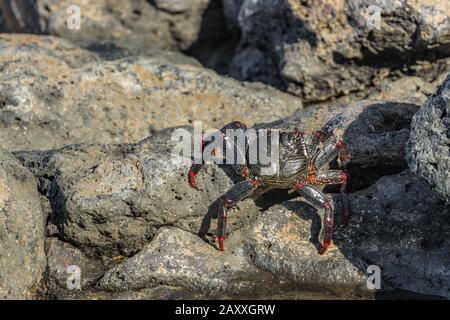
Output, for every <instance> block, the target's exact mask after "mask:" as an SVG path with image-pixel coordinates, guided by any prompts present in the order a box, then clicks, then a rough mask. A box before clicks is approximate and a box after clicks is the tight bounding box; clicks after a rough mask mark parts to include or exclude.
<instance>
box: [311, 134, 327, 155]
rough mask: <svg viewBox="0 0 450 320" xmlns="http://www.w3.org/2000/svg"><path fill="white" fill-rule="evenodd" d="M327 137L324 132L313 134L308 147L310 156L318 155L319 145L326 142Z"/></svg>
mask: <svg viewBox="0 0 450 320" xmlns="http://www.w3.org/2000/svg"><path fill="white" fill-rule="evenodd" d="M325 137H326V136H325V133H323V132H322V131H314V132H313V133H312V134H311V138H310V140H309V143H308V145H307V146H308V147H307V148H308V154H309V155H311V156H313V155H314V154H315V153H316V151H317V148H318V147H319V144H320V143H321V142H323V141H324V140H325Z"/></svg>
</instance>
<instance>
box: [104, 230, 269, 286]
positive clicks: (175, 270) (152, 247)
mask: <svg viewBox="0 0 450 320" xmlns="http://www.w3.org/2000/svg"><path fill="white" fill-rule="evenodd" d="M254 276H255V277H254ZM256 276H257V269H256V268H255V267H254V266H253V265H252V264H250V263H249V261H248V260H246V259H245V258H244V256H243V255H242V254H239V250H237V252H236V253H235V252H233V251H229V252H227V253H226V254H222V253H221V252H220V251H218V250H217V249H216V248H214V247H212V246H211V245H209V244H207V243H205V242H204V241H202V240H201V239H200V238H199V237H198V236H196V235H193V234H191V233H188V232H186V231H182V230H180V229H176V228H162V229H161V230H160V231H159V232H158V234H157V236H156V237H155V238H154V239H153V240H152V241H151V243H150V244H148V245H147V246H146V247H144V248H143V249H142V250H141V252H139V253H138V254H137V255H135V256H133V257H132V258H130V259H128V260H127V261H125V262H124V263H122V264H121V265H119V266H118V267H116V268H113V269H111V270H109V271H108V272H106V274H105V275H104V276H103V278H102V279H101V280H100V282H99V287H100V288H101V289H106V290H116V291H117V290H119V291H122V290H130V289H131V290H136V289H142V288H144V287H147V286H155V284H158V283H164V284H169V285H175V286H183V287H185V288H188V289H190V290H194V291H196V292H203V293H206V292H221V291H229V292H230V291H231V292H235V293H238V292H239V291H241V290H243V289H248V288H249V287H254V286H255V284H257V283H255V281H252V279H254V280H256ZM262 280H263V279H262Z"/></svg>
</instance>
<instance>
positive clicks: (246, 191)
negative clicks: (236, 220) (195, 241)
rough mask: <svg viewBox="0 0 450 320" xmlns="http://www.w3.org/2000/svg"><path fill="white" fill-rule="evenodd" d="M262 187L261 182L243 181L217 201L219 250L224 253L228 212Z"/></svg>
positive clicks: (253, 180) (254, 180)
mask: <svg viewBox="0 0 450 320" xmlns="http://www.w3.org/2000/svg"><path fill="white" fill-rule="evenodd" d="M259 185H260V182H259V180H256V179H249V180H245V181H241V182H239V183H238V184H236V185H235V186H234V187H232V188H231V189H230V190H228V191H227V192H226V193H225V194H224V195H223V196H221V197H220V198H219V199H217V206H218V207H217V209H218V212H217V218H218V219H217V242H218V243H219V250H220V251H224V241H225V239H226V229H227V217H228V215H227V212H228V210H229V209H230V208H231V207H232V206H234V205H236V203H238V202H239V201H241V200H243V199H245V198H247V197H248V196H249V195H250V194H252V193H253V191H255V190H256V189H257V188H258V186H259Z"/></svg>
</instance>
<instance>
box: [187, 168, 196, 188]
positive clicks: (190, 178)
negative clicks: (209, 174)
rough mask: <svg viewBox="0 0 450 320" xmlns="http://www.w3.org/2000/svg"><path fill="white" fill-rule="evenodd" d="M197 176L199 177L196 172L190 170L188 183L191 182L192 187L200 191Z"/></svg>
mask: <svg viewBox="0 0 450 320" xmlns="http://www.w3.org/2000/svg"><path fill="white" fill-rule="evenodd" d="M196 176H197V174H196V173H195V172H194V171H192V170H189V173H188V181H189V184H190V185H191V187H192V188H194V189H198V188H197V181H195V177H196Z"/></svg>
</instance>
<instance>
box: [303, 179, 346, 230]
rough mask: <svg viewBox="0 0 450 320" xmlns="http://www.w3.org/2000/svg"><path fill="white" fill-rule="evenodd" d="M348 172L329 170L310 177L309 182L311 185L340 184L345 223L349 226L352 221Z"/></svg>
mask: <svg viewBox="0 0 450 320" xmlns="http://www.w3.org/2000/svg"><path fill="white" fill-rule="evenodd" d="M347 175H348V174H347V172H346V171H345V170H343V171H341V170H329V171H324V172H320V173H318V174H314V175H310V176H309V177H308V182H309V183H311V184H319V185H320V184H325V185H327V184H340V185H341V187H340V188H339V192H340V194H341V201H342V208H343V211H344V221H345V224H348V222H349V219H350V209H349V207H350V206H349V203H348V196H347V193H346V190H345V188H346V186H347Z"/></svg>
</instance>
